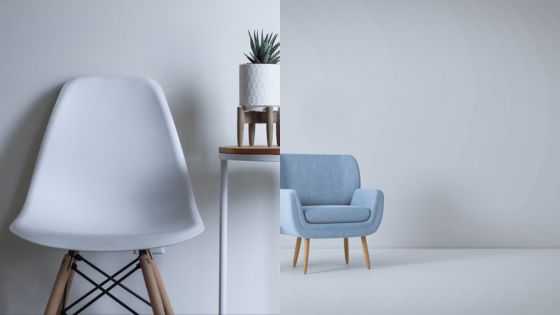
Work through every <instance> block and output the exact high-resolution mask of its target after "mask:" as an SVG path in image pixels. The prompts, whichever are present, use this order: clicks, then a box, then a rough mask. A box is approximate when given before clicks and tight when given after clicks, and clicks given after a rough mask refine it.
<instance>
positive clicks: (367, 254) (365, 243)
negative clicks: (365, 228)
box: [362, 236, 371, 269]
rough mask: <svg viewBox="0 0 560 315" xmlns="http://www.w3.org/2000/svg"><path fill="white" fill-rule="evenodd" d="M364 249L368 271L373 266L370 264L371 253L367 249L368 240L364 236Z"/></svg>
mask: <svg viewBox="0 0 560 315" xmlns="http://www.w3.org/2000/svg"><path fill="white" fill-rule="evenodd" d="M362 248H363V249H364V258H365V259H366V266H367V268H368V269H371V264H370V262H369V251H368V247H367V239H366V237H365V236H362Z"/></svg>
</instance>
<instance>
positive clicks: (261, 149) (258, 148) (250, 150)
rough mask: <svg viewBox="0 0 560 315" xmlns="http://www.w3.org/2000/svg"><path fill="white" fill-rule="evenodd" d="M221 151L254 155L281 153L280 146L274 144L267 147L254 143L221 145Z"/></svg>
mask: <svg viewBox="0 0 560 315" xmlns="http://www.w3.org/2000/svg"><path fill="white" fill-rule="evenodd" d="M220 153H225V154H253V155H280V147H279V146H272V147H267V146H265V145H254V146H242V147H238V146H223V147H220Z"/></svg>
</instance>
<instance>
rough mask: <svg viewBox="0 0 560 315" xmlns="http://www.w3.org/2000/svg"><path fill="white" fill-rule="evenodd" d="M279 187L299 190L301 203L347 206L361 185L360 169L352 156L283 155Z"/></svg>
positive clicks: (305, 204)
mask: <svg viewBox="0 0 560 315" xmlns="http://www.w3.org/2000/svg"><path fill="white" fill-rule="evenodd" d="M280 169H281V173H280V188H284V189H294V190H295V191H297V193H298V196H299V198H300V200H301V204H302V205H304V206H307V205H348V204H350V201H351V200H352V194H353V193H354V190H356V189H358V188H360V171H359V169H358V163H357V162H356V159H354V157H352V156H350V155H311V154H282V156H281V157H280Z"/></svg>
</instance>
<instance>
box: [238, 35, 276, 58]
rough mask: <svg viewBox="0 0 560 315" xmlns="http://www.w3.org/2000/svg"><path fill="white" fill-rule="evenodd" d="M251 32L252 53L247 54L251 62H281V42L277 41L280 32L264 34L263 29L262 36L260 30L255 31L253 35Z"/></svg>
mask: <svg viewBox="0 0 560 315" xmlns="http://www.w3.org/2000/svg"><path fill="white" fill-rule="evenodd" d="M247 32H248V33H249V40H250V43H251V53H249V55H247V54H245V57H247V59H249V61H250V62H251V63H273V64H276V63H278V62H280V50H279V48H280V42H278V43H276V38H277V37H278V34H274V33H269V34H266V35H265V34H263V31H262V30H261V36H260V37H259V32H257V31H253V35H251V32H250V31H247Z"/></svg>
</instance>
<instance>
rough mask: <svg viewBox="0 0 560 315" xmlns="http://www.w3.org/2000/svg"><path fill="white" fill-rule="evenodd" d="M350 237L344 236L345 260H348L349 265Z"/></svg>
mask: <svg viewBox="0 0 560 315" xmlns="http://www.w3.org/2000/svg"><path fill="white" fill-rule="evenodd" d="M348 260H349V257H348V237H345V238H344V261H346V264H347V265H348Z"/></svg>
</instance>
